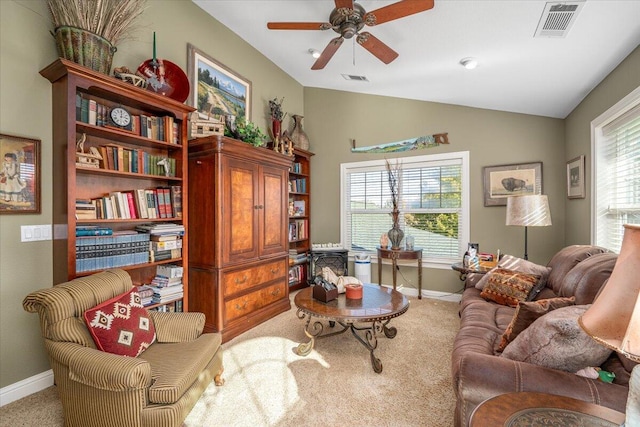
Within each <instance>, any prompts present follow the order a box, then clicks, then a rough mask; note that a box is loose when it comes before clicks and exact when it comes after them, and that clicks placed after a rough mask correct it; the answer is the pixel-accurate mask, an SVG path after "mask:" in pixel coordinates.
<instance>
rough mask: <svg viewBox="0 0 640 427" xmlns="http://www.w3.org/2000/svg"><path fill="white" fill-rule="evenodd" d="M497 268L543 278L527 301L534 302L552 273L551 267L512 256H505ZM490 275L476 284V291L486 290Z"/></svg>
mask: <svg viewBox="0 0 640 427" xmlns="http://www.w3.org/2000/svg"><path fill="white" fill-rule="evenodd" d="M496 268H506V269H508V270H515V271H519V272H520V273H526V274H537V275H540V276H541V277H540V281H539V282H538V284H537V285H536V287H535V288H534V289H533V290H532V291H531V293H530V294H529V298H528V299H527V301H533V300H534V299H535V298H536V297H537V296H538V294H539V293H540V291H542V289H544V287H545V286H546V285H547V278H548V277H549V273H550V272H551V268H550V267H545V266H543V265H538V264H535V263H533V262H531V261H527V260H525V259H522V258H518V257H515V256H512V255H505V256H503V257H502V259H501V260H500V262H499V263H498V265H497V266H496ZM491 271H493V270H490V271H489V273H491ZM489 273H487V274H485V275H484V276H483V277H482V278H481V279H480V280H479V281H478V283H476V289H479V290H483V289H484V287H485V286H486V284H487V283H488V281H489V277H487V275H488V274H489Z"/></svg>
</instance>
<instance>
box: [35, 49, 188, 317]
mask: <svg viewBox="0 0 640 427" xmlns="http://www.w3.org/2000/svg"><path fill="white" fill-rule="evenodd" d="M40 74H41V75H42V76H43V77H45V78H46V79H48V80H49V81H50V82H51V84H52V95H53V96H52V104H53V108H52V111H53V138H52V142H53V170H54V174H53V182H52V187H53V222H54V224H56V225H64V226H66V230H67V232H66V233H67V234H66V239H55V240H54V241H53V245H54V250H53V253H54V259H53V264H54V278H53V279H54V283H55V284H58V283H62V282H65V281H67V280H71V279H74V278H76V277H82V276H87V275H91V274H93V273H96V272H98V271H101V270H102V269H104V268H111V267H112V266H113V268H121V269H123V270H126V271H127V272H128V273H129V274H130V276H131V278H132V281H133V283H134V284H135V285H147V284H150V283H151V281H152V280H153V279H154V277H155V276H156V269H157V268H158V266H163V265H165V264H176V265H177V268H181V267H182V266H186V265H187V263H188V233H186V230H187V229H188V212H187V206H188V180H187V161H188V153H187V144H186V141H187V128H188V117H189V114H190V113H191V112H192V111H193V110H194V109H193V108H192V107H190V106H187V105H184V104H183V103H180V102H177V101H175V100H172V99H170V98H168V97H164V96H162V95H158V94H155V93H152V92H149V91H147V90H144V89H141V88H138V87H135V86H133V85H131V84H128V83H125V82H123V81H121V80H119V79H116V78H114V77H111V76H108V75H105V74H101V73H97V72H95V71H93V70H90V69H88V68H85V67H83V66H81V65H78V64H76V63H74V62H71V61H67V60H65V59H62V58H59V59H57V60H56V61H54V62H53V63H51V64H50V65H49V66H47V67H45V68H44V69H43V70H41V71H40ZM115 107H119V108H123V109H125V110H126V111H127V112H129V114H130V115H131V118H132V120H131V123H134V124H135V126H134V125H132V127H131V129H118V128H116V127H113V126H114V124H113V123H112V122H110V121H109V111H110V110H111V109H113V108H115ZM143 124H144V126H143ZM80 141H81V142H82V143H81V144H78V142H80ZM76 144H78V145H77V146H76ZM78 152H80V154H85V155H90V156H80V155H78ZM96 153H99V155H96ZM87 158H89V159H90V160H88V161H87ZM87 163H89V164H91V165H92V167H87V166H83V164H87ZM167 175H168V176H167ZM161 210H162V212H161ZM148 223H151V224H158V226H160V225H163V226H164V227H166V225H167V224H169V223H174V224H176V226H177V227H178V228H181V229H183V230H185V231H184V232H183V233H182V235H178V233H180V232H176V231H175V230H174V235H175V237H174V240H176V242H174V243H173V244H174V247H172V248H171V249H168V248H169V245H164V244H162V245H158V244H156V243H154V237H153V235H152V234H151V235H148V237H144V238H142V237H141V236H140V234H147V233H149V232H150V231H149V230H148V228H140V227H141V226H142V225H143V224H148ZM136 227H138V228H137V230H136ZM93 229H100V230H106V231H107V232H109V233H112V235H113V237H114V239H112V240H109V239H104V240H101V239H99V238H98V237H100V238H102V237H111V235H105V236H103V235H100V234H97V235H95V236H88V237H90V238H91V237H95V238H96V240H95V242H94V243H93V244H91V243H87V241H86V240H82V239H84V237H80V236H78V237H77V236H76V233H78V234H83V233H87V232H92V231H88V230H93ZM145 232H146V233H145ZM155 232H156V231H153V233H155ZM83 236H84V234H83ZM117 236H138V237H137V238H136V237H132V238H131V239H130V241H127V239H126V238H124V237H123V238H119V237H117ZM91 240H93V239H91ZM109 245H113V246H109ZM154 248H155V251H154ZM158 248H162V249H163V252H161V251H160V250H158ZM165 249H166V250H165ZM166 256H171V257H173V258H169V259H162V260H161V261H155V262H152V261H151V260H153V259H154V257H158V258H161V257H166ZM145 259H146V260H147V262H140V261H143V260H145ZM129 262H132V264H129V265H120V264H127V263H129ZM97 267H100V268H97ZM183 270H185V272H184V276H183V278H182V284H183V288H184V295H183V296H182V297H180V298H177V299H176V300H174V301H170V302H167V303H166V304H155V306H163V305H172V306H173V307H174V308H175V307H177V306H180V308H181V309H184V311H187V309H188V307H187V301H188V295H187V294H188V275H187V272H186V270H187V269H186V268H184V269H183ZM176 301H180V304H175V305H174V303H175V302H176Z"/></svg>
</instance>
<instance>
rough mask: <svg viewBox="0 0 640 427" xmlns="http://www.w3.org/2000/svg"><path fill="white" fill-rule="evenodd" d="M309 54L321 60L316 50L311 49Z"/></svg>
mask: <svg viewBox="0 0 640 427" xmlns="http://www.w3.org/2000/svg"><path fill="white" fill-rule="evenodd" d="M309 53H310V54H311V56H313V57H314V58H316V59H317V58H320V52H318V51H317V50H315V49H309Z"/></svg>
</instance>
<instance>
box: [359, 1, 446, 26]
mask: <svg viewBox="0 0 640 427" xmlns="http://www.w3.org/2000/svg"><path fill="white" fill-rule="evenodd" d="M433 2H434V0H402V1H399V2H397V3H393V4H390V5H389V6H385V7H381V8H380V9H376V10H372V11H371V12H369V13H367V14H366V15H365V16H364V23H365V24H367V25H369V26H372V25H380V24H383V23H385V22H389V21H393V20H394V19H398V18H404V17H405V16H409V15H413V14H414V13H419V12H424V11H425V10H429V9H432V8H433Z"/></svg>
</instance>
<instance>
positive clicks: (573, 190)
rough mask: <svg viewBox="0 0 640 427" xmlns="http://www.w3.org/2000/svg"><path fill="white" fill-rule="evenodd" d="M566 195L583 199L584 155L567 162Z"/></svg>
mask: <svg viewBox="0 0 640 427" xmlns="http://www.w3.org/2000/svg"><path fill="white" fill-rule="evenodd" d="M567 197H568V198H569V199H584V198H585V185H584V155H583V156H578V157H576V158H575V159H572V160H569V161H568V162H567Z"/></svg>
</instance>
